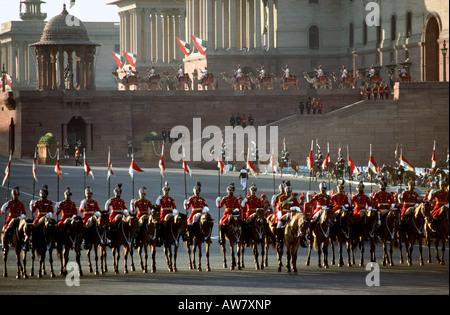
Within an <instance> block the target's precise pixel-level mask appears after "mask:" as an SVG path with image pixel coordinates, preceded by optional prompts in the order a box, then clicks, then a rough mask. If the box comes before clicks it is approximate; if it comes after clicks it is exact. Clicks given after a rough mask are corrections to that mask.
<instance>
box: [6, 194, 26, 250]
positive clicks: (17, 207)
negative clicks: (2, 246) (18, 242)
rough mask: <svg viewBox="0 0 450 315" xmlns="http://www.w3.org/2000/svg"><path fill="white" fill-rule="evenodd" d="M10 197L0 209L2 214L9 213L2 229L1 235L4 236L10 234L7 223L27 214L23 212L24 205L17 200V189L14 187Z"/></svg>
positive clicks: (10, 230)
mask: <svg viewBox="0 0 450 315" xmlns="http://www.w3.org/2000/svg"><path fill="white" fill-rule="evenodd" d="M11 196H12V200H10V201H8V202H6V203H5V204H4V205H3V206H2V208H1V213H2V214H6V211H9V215H8V218H7V219H6V222H5V225H4V226H3V229H2V233H4V235H5V236H6V235H7V234H9V233H11V232H12V227H10V226H9V223H10V222H11V221H12V220H14V219H15V218H21V219H23V218H25V216H26V214H27V213H26V211H25V205H24V203H23V202H22V201H20V200H19V196H20V190H19V187H14V189H13V190H12V191H11ZM2 243H3V242H2Z"/></svg>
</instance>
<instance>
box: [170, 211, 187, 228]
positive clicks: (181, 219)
mask: <svg viewBox="0 0 450 315" xmlns="http://www.w3.org/2000/svg"><path fill="white" fill-rule="evenodd" d="M173 223H174V224H175V225H176V226H178V227H179V229H180V230H181V231H182V233H186V232H187V227H188V226H187V215H186V214H184V213H181V212H178V214H177V215H176V216H175V217H174V221H173Z"/></svg>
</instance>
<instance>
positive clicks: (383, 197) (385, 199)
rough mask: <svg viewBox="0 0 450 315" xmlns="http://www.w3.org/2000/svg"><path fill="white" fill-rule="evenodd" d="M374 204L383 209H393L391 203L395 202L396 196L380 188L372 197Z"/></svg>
mask: <svg viewBox="0 0 450 315" xmlns="http://www.w3.org/2000/svg"><path fill="white" fill-rule="evenodd" d="M372 201H373V204H374V206H376V207H377V208H378V209H380V210H381V211H383V210H386V209H387V210H389V209H391V205H392V204H393V203H395V201H394V196H392V194H390V193H388V192H386V191H382V190H380V191H379V192H377V193H376V194H375V195H374V196H373V198H372Z"/></svg>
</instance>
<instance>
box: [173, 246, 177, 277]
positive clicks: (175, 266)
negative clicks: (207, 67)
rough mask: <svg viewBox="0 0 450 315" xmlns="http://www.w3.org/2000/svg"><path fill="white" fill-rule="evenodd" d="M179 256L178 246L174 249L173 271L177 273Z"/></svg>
mask: <svg viewBox="0 0 450 315" xmlns="http://www.w3.org/2000/svg"><path fill="white" fill-rule="evenodd" d="M177 256H178V245H175V246H174V247H173V262H172V264H173V271H175V272H177V271H178V269H177Z"/></svg>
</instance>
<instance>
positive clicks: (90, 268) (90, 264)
mask: <svg viewBox="0 0 450 315" xmlns="http://www.w3.org/2000/svg"><path fill="white" fill-rule="evenodd" d="M91 250H92V244H89V245H88V248H87V249H86V256H87V259H88V266H89V273H93V272H94V269H92V263H91Z"/></svg>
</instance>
